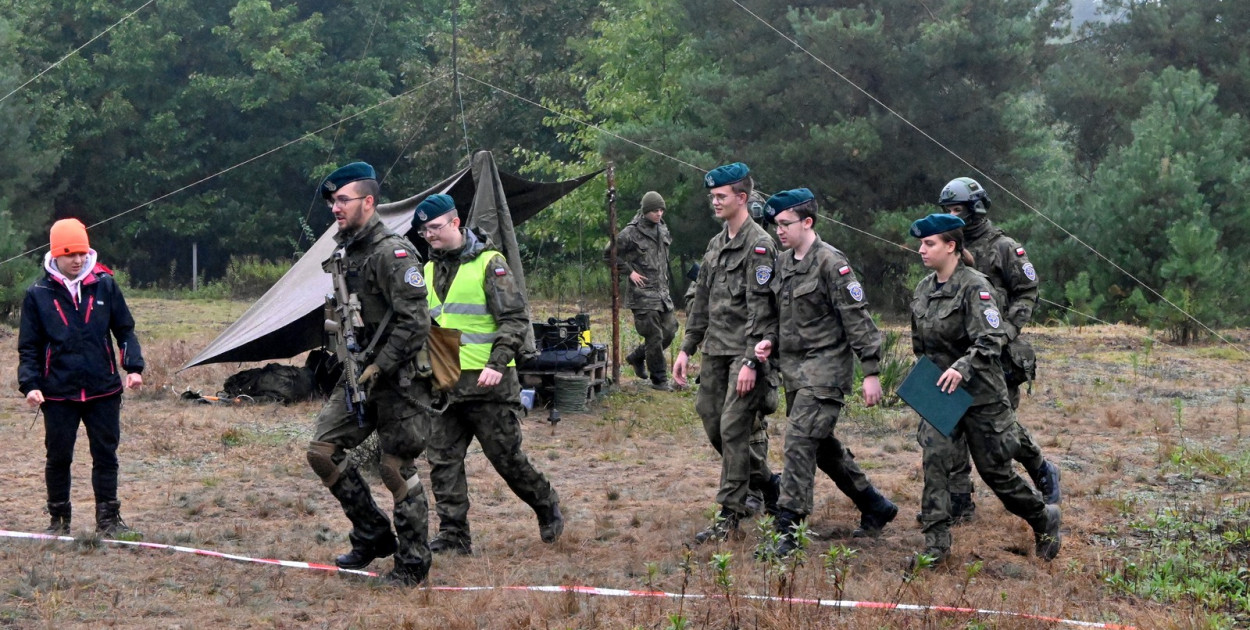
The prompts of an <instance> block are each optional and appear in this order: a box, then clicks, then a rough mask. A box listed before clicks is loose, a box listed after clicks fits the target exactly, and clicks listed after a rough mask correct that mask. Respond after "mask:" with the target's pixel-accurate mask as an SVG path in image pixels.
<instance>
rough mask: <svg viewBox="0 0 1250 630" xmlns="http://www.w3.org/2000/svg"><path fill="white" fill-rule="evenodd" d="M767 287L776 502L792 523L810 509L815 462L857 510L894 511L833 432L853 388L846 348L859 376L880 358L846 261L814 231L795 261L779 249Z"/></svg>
mask: <svg viewBox="0 0 1250 630" xmlns="http://www.w3.org/2000/svg"><path fill="white" fill-rule="evenodd" d="M772 289H773V291H774V292H775V293H776V296H777V308H778V312H779V321H778V323H777V326H776V327H775V328H774V329H772V330H769V331H766V332H764V333H763V334H762V335H761V336H762V337H763V338H765V339H768V340H770V341H772V342H773V347H774V348H776V350H777V353H778V358H779V360H780V364H781V372H782V374H783V375H784V377H785V381H784V382H785V387H786V407H787V410H788V415H789V418H790V426H789V429H788V430H787V431H786V444H785V469H784V470H783V471H782V474H781V501H780V502H779V503H778V507H780V508H782V509H783V510H789V511H790V512H792V513H793V515H792V518H793V519H794V520H796V521H797V520H801V519H802V518H805V517H806V516H807V515H809V514H811V513H812V492H813V488H814V487H815V473H816V469H817V467H819V468H820V470H822V471H824V472H825V474H827V475H829V477H830V478H831V479H833V481H834V483H835V484H836V485H837V486H838V489H839V490H841V491H842V493H843V494H845V495H846V496H847V497H849V498H850V499H851V501H853V502H854V503H855V507H857V508H859V510H860V512H861V513H865V514H871V513H879V512H885V511H889V510H892V509H894V508H893V506H892V504H890V502H889V501H888V500H887V499H886V498H885V497H883V496H881V494H880V493H879V492H877V490H876V488H874V487H873V486H872V483H871V482H869V481H868V477H867V476H865V475H864V473H863V471H862V470H860V468H859V466H858V465H856V463H855V455H854V454H853V453H851V451H850V450H849V449H847V448H845V447H844V446H843V445H842V442H841V441H839V440H838V438H837V437H835V436H834V427H835V426H836V425H837V422H838V414H839V413H840V411H841V409H842V406H843V404H844V400H845V397H846V396H847V395H848V394H850V393H851V392H852V389H853V383H852V382H853V379H854V362H853V359H852V353H854V355H856V356H858V357H859V360H860V363H861V364H862V365H863V369H864V374H865V375H866V376H872V375H875V374H877V366H878V363H879V361H880V358H881V333H880V332H879V331H878V330H877V326H876V324H874V323H873V321H872V315H870V314H869V312H868V308H867V303H866V302H864V290H863V287H861V286H860V284H859V282H858V281H856V279H855V273H854V272H853V271H852V270H851V266H850V263H849V262H847V260H846V256H845V255H843V254H842V252H840V251H838V250H837V249H835V248H834V247H833V246H831V245H828V244H827V243H825V242H823V241H822V240H821V239H820V237H819V236H817V237H816V240H815V242H813V243H812V245H811V249H809V250H808V252H807V255H806V256H804V257H803V259H802V260H796V259H795V257H794V253H793V250H786V251H785V252H783V253H782V254H781V259H780V260H779V261H778V264H777V274H776V276H775V277H774V278H773V281H772ZM891 518H892V517H891Z"/></svg>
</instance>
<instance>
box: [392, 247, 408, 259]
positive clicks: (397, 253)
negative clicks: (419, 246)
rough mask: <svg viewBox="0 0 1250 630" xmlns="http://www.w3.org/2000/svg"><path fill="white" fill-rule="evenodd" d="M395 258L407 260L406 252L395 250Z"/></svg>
mask: <svg viewBox="0 0 1250 630" xmlns="http://www.w3.org/2000/svg"><path fill="white" fill-rule="evenodd" d="M395 257H396V258H407V257H408V250H404V249H397V250H395Z"/></svg>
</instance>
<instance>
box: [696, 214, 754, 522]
mask: <svg viewBox="0 0 1250 630" xmlns="http://www.w3.org/2000/svg"><path fill="white" fill-rule="evenodd" d="M776 255H777V248H776V245H774V243H773V239H772V237H770V236H769V235H768V233H767V232H765V231H764V228H761V227H760V226H759V225H757V224H756V223H754V222H753V221H747V222H745V223H743V225H742V228H741V229H740V230H739V231H738V234H737V235H735V236H734V238H732V239H731V238H729V229H728V227H726V228H725V229H723V230H721V233H720V234H718V235H716V236H714V237H712V240H711V241H709V242H708V246H707V252H706V253H705V254H704V255H703V260H702V262H701V263H700V267H699V277H698V279H697V280H696V281H695V284H696V289H695V296H694V302H693V305H691V306H690V307H689V313H690V315H689V318H688V319H687V321H686V335H685V338H684V339H683V340H682V344H681V349H682V351H683V352H685V353H686V354H687V355H689V356H694V354H695V353H696V352H698V350H699V348H700V346H702V348H703V355H704V357H703V364H702V367H701V368H700V370H699V391H698V394H697V396H696V397H695V411H697V412H698V414H699V417H700V418H702V420H703V429H704V431H705V432H706V433H707V437H708V440H709V441H711V443H712V447H713V448H715V449H716V452H717V453H719V454H720V455H721V475H720V490H719V491H718V492H717V494H716V502H717V503H719V504H720V505H721V506H723V508H724V509H728V510H731V511H733V512H734V513H736V514H739V515H744V514H747V513H748V512H749V509H748V507H747V505H746V499H747V495H748V493H749V492H750V490H751V489H752V488H754V489H760V488H763V487H764V486H765V485H766V484H768V483H769V481H770V480H771V478H772V476H773V475H772V471H771V470H769V469H768V461H767V460H768V433H767V425H766V424H765V422H764V418H763V414H761V413H760V412H759V411H757V406H758V403H757V401H758V400H759V399H760V398H762V397H761V396H757V395H752V396H747V397H743V398H739V397H738V394H737V392H736V391H735V384H736V383H737V378H738V371H739V370H740V369H741V367H742V365H743V360H744V359H747V360H751V361H754V360H755V344H756V343H758V342H759V340H760V339H759V337H758V335H757V334H753V333H752V331H755V330H758V331H762V330H767V329H769V328H770V327H774V326H776V317H777V312H776V304H775V303H774V301H773V297H772V291H771V289H769V286H768V285H769V282H770V281H771V280H772V271H773V262H774V260H775V259H776ZM770 386H771V385H770V382H769V379H763V378H761V379H757V381H756V388H757V390H758V389H760V388H767V387H770Z"/></svg>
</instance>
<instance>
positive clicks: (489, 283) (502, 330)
mask: <svg viewBox="0 0 1250 630" xmlns="http://www.w3.org/2000/svg"><path fill="white" fill-rule="evenodd" d="M460 232H461V234H463V235H464V246H463V247H461V248H460V249H457V250H454V251H438V250H432V251H431V252H430V259H431V260H432V261H433V262H434V278H433V280H432V283H433V285H432V288H433V289H434V291H435V294H436V295H437V296H438V297H439V299H440V300H443V299H446V297H447V290H448V289H450V288H451V281H452V279H454V278H455V277H456V272H458V271H459V270H460V265H461V264H462V263H464V262H467V261H470V260H473V259H475V258H477V256H478V255H479V254H481V253H482V252H483V251H486V250H488V249H494V245H493V244H492V243H490V241H488V240H487V239H486V237H485V236H482V235H481V234H479V233H478V232H475V231H473V230H469V229H465V228H460ZM490 269H491V270H494V271H493V272H491V271H490V270H488V272H487V274H486V280H485V282H484V283H483V286H482V290H483V291H484V292H485V293H486V310H487V312H489V313H490V314H491V316H492V317H494V318H495V324H496V325H497V326H499V336H498V337H497V338H496V339H495V341H494V343H493V344H492V345H491V350H490V359H489V360H488V361H487V363H486V365H487V366H488V367H490V368H491V369H493V370H498V371H500V372H503V374H504V378H503V381H502V382H500V383H499V385H497V386H495V387H491V388H486V389H483V388H481V387H478V386H477V379H478V376H479V375H480V374H481V371H480V370H465V371H464V372H461V374H460V381H459V382H458V383H456V386H455V388H453V390H452V392H451V397H452V399H453V400H466V399H484V400H496V401H507V402H514V401H520V396H521V388H520V385H519V384H518V382H517V376H516V369H515V368H510V367H508V363H509V362H510V361H512V360H513V359H516V358H517V352H519V351H520V349H521V345H522V344H523V343H524V342H525V332H526V330H528V329H529V328H530V320H529V317H528V316H527V315H526V313H528V312H529V310H528V303H527V301H526V298H525V292H524V291H522V290H521V288H520V286H518V284H517V281H516V275H515V274H514V273H513V271H512V268H511V267H509V266H508V261H507V260H506V259H504V257H503V255H502V254H501V255H496V256H495V258H494V260H492V261H491V262H490Z"/></svg>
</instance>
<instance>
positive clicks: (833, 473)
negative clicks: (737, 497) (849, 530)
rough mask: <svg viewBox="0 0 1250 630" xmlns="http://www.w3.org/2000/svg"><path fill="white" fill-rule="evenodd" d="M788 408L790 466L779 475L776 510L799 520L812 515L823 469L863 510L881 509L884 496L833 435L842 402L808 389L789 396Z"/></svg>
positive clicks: (787, 437) (788, 455) (832, 396)
mask: <svg viewBox="0 0 1250 630" xmlns="http://www.w3.org/2000/svg"><path fill="white" fill-rule="evenodd" d="M786 409H787V415H788V416H789V418H790V425H789V428H788V429H786V447H785V462H786V464H785V469H784V470H782V471H781V500H780V501H779V502H778V503H777V506H778V507H780V508H782V509H785V510H789V511H791V512H794V513H795V514H798V515H800V516H807V515H809V514H811V513H812V507H813V505H812V504H813V499H812V494H813V492H814V488H815V486H816V470H817V469H819V470H820V471H822V472H824V473H825V474H826V475H829V478H830V479H832V480H833V483H834V484H836V485H837V486H838V490H841V491H842V494H845V495H846V496H847V497H848V498H849V499H851V501H852V502H854V503H855V507H856V508H858V509H859V511H860V512H873V511H876V510H877V509H879V505H878V502H879V501H880V498H881V495H880V494H879V493H878V492H877V491H876V489H874V488H873V486H872V482H870V481H869V480H868V477H867V475H865V474H864V471H862V470H860V468H859V465H858V464H856V463H855V454H854V453H852V452H851V451H850V449H848V448H846V447H845V446H843V445H842V442H841V441H839V440H838V438H836V437H834V427H835V426H836V425H837V423H838V415H839V414H840V413H841V411H842V402H841V400H839V399H838V398H837V396H835V395H830V394H822V393H821V392H819V391H813V389H812V388H808V387H805V388H802V389H800V390H798V391H797V392H789V391H787V392H786Z"/></svg>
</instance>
